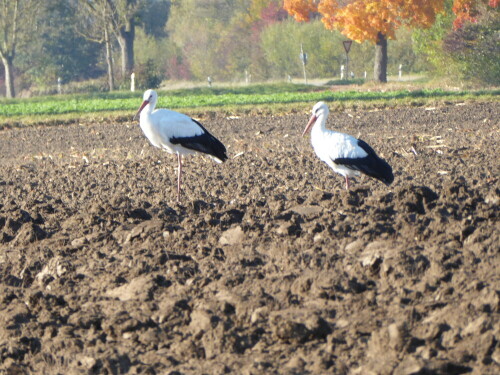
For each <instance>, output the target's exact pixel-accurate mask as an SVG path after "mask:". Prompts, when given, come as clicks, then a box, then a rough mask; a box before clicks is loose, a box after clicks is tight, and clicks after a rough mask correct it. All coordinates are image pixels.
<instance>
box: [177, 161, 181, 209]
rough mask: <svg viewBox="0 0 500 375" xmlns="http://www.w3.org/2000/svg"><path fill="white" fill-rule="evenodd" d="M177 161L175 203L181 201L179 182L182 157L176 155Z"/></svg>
mask: <svg viewBox="0 0 500 375" xmlns="http://www.w3.org/2000/svg"><path fill="white" fill-rule="evenodd" d="M177 160H178V162H179V165H178V169H177V202H180V200H181V180H182V177H181V176H182V156H181V155H180V154H177Z"/></svg>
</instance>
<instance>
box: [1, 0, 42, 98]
mask: <svg viewBox="0 0 500 375" xmlns="http://www.w3.org/2000/svg"><path fill="white" fill-rule="evenodd" d="M33 3H34V0H0V59H1V60H2V64H3V66H4V70H5V93H6V96H7V98H13V97H14V96H15V90H14V58H15V57H16V52H17V48H18V46H19V43H21V42H22V41H23V39H26V38H27V37H28V34H29V32H30V30H32V28H33V26H34V24H35V22H34V16H35V14H36V9H37V6H35V4H33Z"/></svg>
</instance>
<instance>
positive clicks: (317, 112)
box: [302, 102, 330, 136]
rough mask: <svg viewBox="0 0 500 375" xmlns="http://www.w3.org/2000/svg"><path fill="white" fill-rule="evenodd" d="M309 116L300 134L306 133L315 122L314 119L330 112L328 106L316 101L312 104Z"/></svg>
mask: <svg viewBox="0 0 500 375" xmlns="http://www.w3.org/2000/svg"><path fill="white" fill-rule="evenodd" d="M311 113H312V115H311V118H310V119H309V122H308V123H307V125H306V128H305V129H304V131H303V132H302V136H304V135H306V133H307V132H308V131H309V129H311V127H312V126H313V125H314V124H315V123H316V120H317V119H318V118H319V117H320V116H323V117H326V116H328V114H329V113H330V110H329V109H328V106H327V105H326V104H325V102H318V103H316V104H315V105H314V107H313V109H312V111H311Z"/></svg>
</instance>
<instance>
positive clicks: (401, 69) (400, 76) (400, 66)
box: [399, 64, 403, 81]
mask: <svg viewBox="0 0 500 375" xmlns="http://www.w3.org/2000/svg"><path fill="white" fill-rule="evenodd" d="M401 78H403V64H399V80H400V81H401Z"/></svg>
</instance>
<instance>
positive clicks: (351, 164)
mask: <svg viewBox="0 0 500 375" xmlns="http://www.w3.org/2000/svg"><path fill="white" fill-rule="evenodd" d="M329 113H330V111H329V109H328V106H327V105H326V104H325V103H324V102H319V103H316V104H315V105H314V107H313V109H312V116H311V118H310V120H309V122H308V123H307V126H306V128H305V129H304V132H303V133H302V136H304V135H305V134H306V133H307V132H308V131H309V129H311V127H312V130H311V143H312V146H313V148H314V151H315V152H316V155H317V156H318V157H319V158H320V159H321V160H323V161H324V162H325V163H326V164H328V166H329V167H330V168H332V169H333V170H334V172H336V173H338V174H340V175H342V176H344V178H345V188H346V190H349V178H350V177H356V176H359V175H360V172H361V173H364V174H366V175H368V176H370V177H373V178H376V179H377V180H380V181H382V182H383V183H385V184H386V185H390V184H391V183H392V181H394V175H393V174H392V168H391V166H390V165H389V164H388V163H387V162H386V161H385V160H383V159H381V158H380V157H378V155H377V154H376V153H375V151H373V149H372V148H371V147H370V146H369V145H368V144H367V143H366V142H364V141H362V140H361V139H357V138H354V137H353V136H350V135H348V134H344V133H339V132H336V131H333V130H329V129H326V127H325V124H326V119H327V118H328V114H329ZM313 125H314V126H313Z"/></svg>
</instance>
